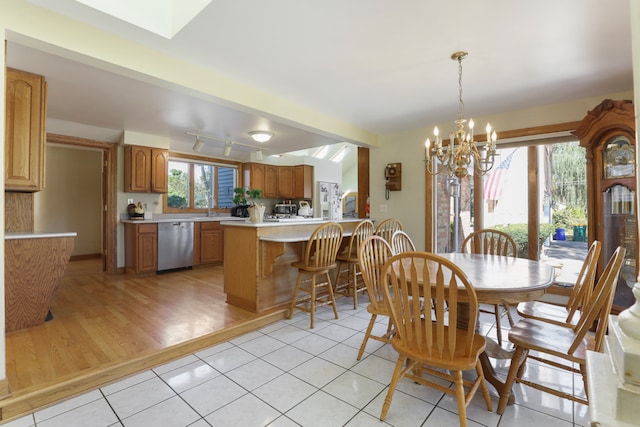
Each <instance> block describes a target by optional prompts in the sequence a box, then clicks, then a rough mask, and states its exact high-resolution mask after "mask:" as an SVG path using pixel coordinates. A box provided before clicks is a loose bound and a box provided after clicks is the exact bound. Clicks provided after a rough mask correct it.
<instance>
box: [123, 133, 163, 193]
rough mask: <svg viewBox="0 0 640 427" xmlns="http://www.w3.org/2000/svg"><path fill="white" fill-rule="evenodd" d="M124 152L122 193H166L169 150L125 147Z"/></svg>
mask: <svg viewBox="0 0 640 427" xmlns="http://www.w3.org/2000/svg"><path fill="white" fill-rule="evenodd" d="M124 149H125V151H124V191H125V192H131V193H166V192H167V191H168V174H169V150H164V149H161V148H150V147H140V146H137V145H127V146H125V148H124Z"/></svg>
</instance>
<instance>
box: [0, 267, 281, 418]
mask: <svg viewBox="0 0 640 427" xmlns="http://www.w3.org/2000/svg"><path fill="white" fill-rule="evenodd" d="M51 312H52V314H53V317H54V318H53V320H51V321H48V322H45V324H44V325H42V326H37V327H33V328H28V329H23V330H19V331H14V332H10V333H8V334H6V359H7V365H6V374H7V379H8V381H9V387H10V390H11V393H12V395H11V397H9V398H7V399H5V400H2V401H0V410H1V418H0V420H7V419H11V418H15V417H17V416H19V415H22V414H26V413H30V412H34V411H36V410H38V409H41V408H43V407H46V406H48V405H51V404H53V403H56V402H58V401H60V400H63V399H66V398H68V397H71V396H74V395H77V394H80V393H82V392H85V391H88V390H91V389H94V388H96V387H99V386H102V385H105V384H108V383H110V382H113V381H115V380H117V379H119V378H122V377H124V376H127V375H131V374H133V373H136V372H139V371H142V370H146V369H149V368H151V367H153V366H156V365H159V364H162V363H166V362H167V361H170V360H172V359H176V358H179V357H181V356H183V355H186V354H189V353H193V352H194V351H197V350H199V349H202V348H206V347H208V346H211V345H213V344H215V343H217V342H220V341H224V340H227V339H229V338H230V337H233V336H236V335H240V334H242V333H245V332H247V331H250V330H253V329H256V328H258V327H260V326H262V325H265V324H268V323H271V322H273V321H275V320H278V319H282V318H283V317H284V314H285V312H284V311H283V310H278V311H273V312H270V313H266V314H262V315H257V314H254V313H250V312H248V311H245V310H242V309H239V308H236V307H233V306H230V305H228V304H226V302H225V294H224V291H223V274H222V267H208V268H199V269H194V270H185V271H180V272H170V273H165V274H160V275H153V276H149V277H145V278H137V277H134V276H131V275H124V274H123V275H107V274H105V273H102V272H100V260H97V259H92V260H82V261H74V262H71V263H70V264H69V267H68V268H67V271H66V273H65V276H64V279H63V283H62V285H61V287H60V289H59V291H58V294H57V295H56V297H55V300H54V303H53V306H52V308H51Z"/></svg>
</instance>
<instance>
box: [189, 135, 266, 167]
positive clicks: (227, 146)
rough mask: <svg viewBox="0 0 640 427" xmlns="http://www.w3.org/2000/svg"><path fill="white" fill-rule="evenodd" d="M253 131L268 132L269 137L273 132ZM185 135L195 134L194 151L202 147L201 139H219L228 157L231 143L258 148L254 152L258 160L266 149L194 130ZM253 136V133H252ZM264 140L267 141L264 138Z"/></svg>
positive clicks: (198, 150)
mask: <svg viewBox="0 0 640 427" xmlns="http://www.w3.org/2000/svg"><path fill="white" fill-rule="evenodd" d="M253 132H257V133H263V134H268V136H269V138H271V136H273V133H271V132H264V131H253ZM253 132H249V134H252V133H253ZM185 133H186V134H187V135H191V136H195V137H196V143H195V144H193V151H195V152H200V150H202V147H204V142H202V139H209V140H212V141H220V142H224V156H225V157H228V156H229V155H230V154H231V146H232V145H239V146H242V147H248V148H253V149H254V150H258V151H257V152H256V159H258V160H262V158H263V155H262V154H263V153H262V152H263V151H264V150H266V148H262V147H257V146H255V145H251V144H244V143H242V142H235V141H229V140H227V139H222V138H218V137H215V136H207V135H201V134H199V133H194V132H185ZM252 137H253V135H252ZM265 141H267V140H266V139H265Z"/></svg>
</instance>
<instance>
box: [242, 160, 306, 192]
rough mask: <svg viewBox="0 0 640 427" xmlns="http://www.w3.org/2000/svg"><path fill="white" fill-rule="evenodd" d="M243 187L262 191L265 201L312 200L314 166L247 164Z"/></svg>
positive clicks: (244, 169)
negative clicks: (280, 199)
mask: <svg viewBox="0 0 640 427" xmlns="http://www.w3.org/2000/svg"><path fill="white" fill-rule="evenodd" d="M243 185H244V187H245V188H252V189H255V188H259V189H261V190H262V197H263V198H265V199H278V198H282V199H310V198H312V197H313V166H310V165H298V166H274V165H266V164H262V163H245V164H244V166H243Z"/></svg>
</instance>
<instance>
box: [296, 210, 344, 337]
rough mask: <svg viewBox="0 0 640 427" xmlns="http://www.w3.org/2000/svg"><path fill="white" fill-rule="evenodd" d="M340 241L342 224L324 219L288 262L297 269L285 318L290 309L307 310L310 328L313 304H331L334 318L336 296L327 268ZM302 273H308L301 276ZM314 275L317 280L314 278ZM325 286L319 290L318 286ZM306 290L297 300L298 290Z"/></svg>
mask: <svg viewBox="0 0 640 427" xmlns="http://www.w3.org/2000/svg"><path fill="white" fill-rule="evenodd" d="M341 244H342V227H341V226H340V224H338V223H337V222H327V223H325V224H322V225H320V226H319V227H318V228H316V229H315V230H314V231H313V233H312V234H311V236H310V237H309V240H308V241H307V245H306V248H305V249H304V254H303V258H302V259H301V260H299V261H295V262H292V263H291V266H292V267H294V268H297V269H298V278H297V279H296V287H295V289H294V291H293V298H292V299H291V309H290V310H289V316H288V317H287V318H288V319H291V316H292V315H293V311H294V310H295V309H296V308H297V309H299V310H301V311H306V312H307V313H309V314H310V317H311V324H310V328H311V329H313V321H314V317H315V311H316V305H318V306H319V305H326V304H331V305H332V306H333V313H334V314H335V316H336V319H337V318H338V310H337V308H336V300H335V297H334V295H333V287H332V285H331V278H330V277H329V270H331V269H332V268H335V266H336V256H337V255H338V250H339V249H340V245H341ZM305 276H309V277H308V278H306V279H305V280H303V279H304V278H305ZM318 276H320V280H319V281H318ZM323 287H324V288H326V289H325V290H324V291H321V292H320V293H318V292H317V290H318V289H322V288H323ZM299 292H306V293H308V294H309V296H307V297H304V298H302V299H300V300H298V293H299Z"/></svg>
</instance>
